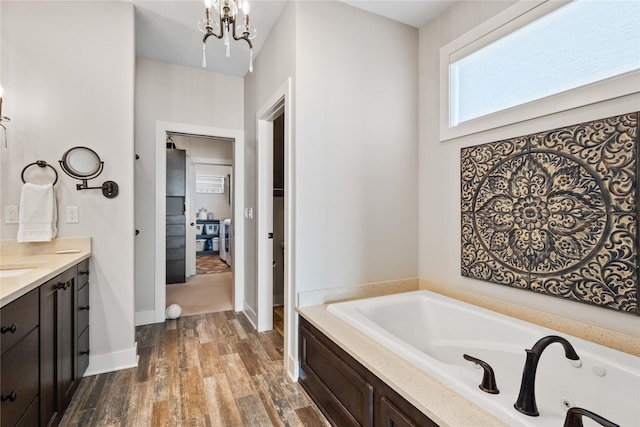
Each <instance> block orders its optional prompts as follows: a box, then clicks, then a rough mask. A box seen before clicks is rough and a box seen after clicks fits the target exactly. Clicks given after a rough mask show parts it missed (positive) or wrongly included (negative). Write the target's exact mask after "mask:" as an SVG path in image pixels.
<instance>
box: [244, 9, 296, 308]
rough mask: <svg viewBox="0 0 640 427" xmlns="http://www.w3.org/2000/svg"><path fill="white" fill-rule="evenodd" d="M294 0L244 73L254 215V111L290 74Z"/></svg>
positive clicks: (250, 279) (251, 289)
mask: <svg viewBox="0 0 640 427" xmlns="http://www.w3.org/2000/svg"><path fill="white" fill-rule="evenodd" d="M297 7H298V3H297V2H287V4H286V6H285V7H284V10H283V11H282V14H281V15H280V17H279V18H278V21H277V23H276V25H275V26H274V27H273V29H272V30H271V33H270V34H269V37H268V38H267V41H266V42H265V44H264V46H263V47H262V49H261V50H260V54H259V55H258V56H257V57H256V60H255V63H254V67H253V68H254V72H253V73H251V74H247V75H246V76H245V99H244V123H245V148H246V149H245V164H246V168H245V183H246V188H245V208H253V209H254V211H255V213H256V215H254V218H256V216H257V215H259V212H257V211H256V199H257V193H256V188H257V178H256V170H257V165H256V139H257V138H256V113H257V112H258V109H260V108H262V107H263V105H264V103H266V102H267V101H268V99H269V97H270V96H271V95H272V94H273V93H274V92H275V91H276V90H278V88H280V86H282V84H283V83H284V82H285V80H286V79H287V78H288V77H294V78H295V74H296V70H295V58H296V17H295V13H296V8H297ZM256 248H257V240H256V221H255V220H253V219H245V253H244V256H245V263H246V264H245V265H246V269H245V289H244V298H245V303H246V305H247V306H249V307H250V308H251V310H253V311H254V312H257V289H256V283H257V278H256V276H257V261H256V258H257V249H256Z"/></svg>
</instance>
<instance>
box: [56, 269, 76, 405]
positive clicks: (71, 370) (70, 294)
mask: <svg viewBox="0 0 640 427" xmlns="http://www.w3.org/2000/svg"><path fill="white" fill-rule="evenodd" d="M62 280H64V282H65V283H66V284H67V288H66V289H62V290H58V310H57V313H56V314H57V317H58V324H57V326H58V341H59V346H60V347H59V351H58V369H59V371H58V374H59V375H58V382H59V383H60V391H61V393H62V396H61V399H62V408H66V407H67V406H68V405H69V402H71V398H72V397H73V392H74V391H75V389H76V375H75V373H76V367H75V363H76V360H77V359H76V357H75V355H76V333H75V319H74V317H75V316H74V312H75V286H76V268H75V267H74V268H71V269H69V270H67V271H66V272H65V273H63V275H62Z"/></svg>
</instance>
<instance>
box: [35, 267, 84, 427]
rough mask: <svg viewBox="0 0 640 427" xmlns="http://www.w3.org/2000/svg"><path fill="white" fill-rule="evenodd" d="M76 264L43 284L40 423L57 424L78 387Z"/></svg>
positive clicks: (41, 293) (41, 294) (46, 424)
mask: <svg viewBox="0 0 640 427" xmlns="http://www.w3.org/2000/svg"><path fill="white" fill-rule="evenodd" d="M76 272H77V269H76V267H73V268H70V269H69V270H67V271H66V272H64V273H62V274H61V275H59V276H57V277H56V278H54V279H52V280H50V281H49V282H47V283H45V284H44V285H42V286H41V287H40V325H41V330H40V332H41V333H40V422H41V425H43V426H55V425H58V423H59V422H60V419H61V418H62V414H63V413H64V409H65V408H66V407H67V405H68V404H69V402H70V401H71V398H72V397H73V393H74V392H75V389H76V387H77V381H76V363H77V358H76V357H75V355H76V346H77V342H76V335H75V324H76V322H75V315H74V313H75V284H76Z"/></svg>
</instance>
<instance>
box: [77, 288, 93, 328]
mask: <svg viewBox="0 0 640 427" xmlns="http://www.w3.org/2000/svg"><path fill="white" fill-rule="evenodd" d="M77 304H78V305H77V310H78V326H77V331H76V334H77V335H78V336H79V335H80V334H81V333H82V331H84V330H85V329H86V328H87V326H89V309H90V306H89V285H88V284H86V285H84V286H83V287H82V288H80V290H79V291H78V302H77Z"/></svg>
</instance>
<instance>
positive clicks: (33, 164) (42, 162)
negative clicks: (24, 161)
mask: <svg viewBox="0 0 640 427" xmlns="http://www.w3.org/2000/svg"><path fill="white" fill-rule="evenodd" d="M31 166H39V167H41V168H46V167H47V166H48V167H50V168H51V170H53V173H54V174H55V175H56V179H55V180H54V181H53V185H56V183H57V182H58V171H56V169H55V168H54V167H53V166H51V165H50V164H49V163H47V162H45V161H44V160H36V161H35V162H33V163H29V164H28V165H27V166H25V167H24V169H22V174H21V175H20V177H21V178H22V182H23V183H24V184H26V183H27V181H25V179H24V173H25V171H26V170H27V169H29V168H30V167H31Z"/></svg>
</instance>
